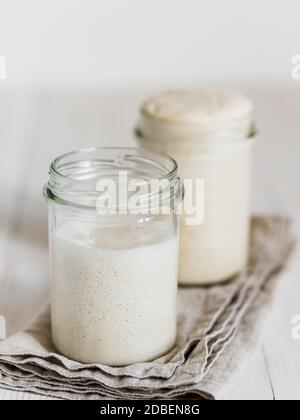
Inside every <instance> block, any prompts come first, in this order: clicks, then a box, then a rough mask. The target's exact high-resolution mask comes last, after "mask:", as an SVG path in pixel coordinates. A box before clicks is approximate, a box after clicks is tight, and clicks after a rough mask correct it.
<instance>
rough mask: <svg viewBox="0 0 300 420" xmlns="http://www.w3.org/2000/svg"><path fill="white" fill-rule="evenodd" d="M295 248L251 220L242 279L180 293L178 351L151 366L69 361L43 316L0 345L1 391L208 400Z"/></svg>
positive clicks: (279, 224) (243, 346) (274, 228)
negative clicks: (114, 366)
mask: <svg viewBox="0 0 300 420" xmlns="http://www.w3.org/2000/svg"><path fill="white" fill-rule="evenodd" d="M293 246H294V238H293V235H292V232H291V224H290V222H289V220H287V219H286V218H281V217H259V218H255V219H253V223H252V240H251V258H250V262H249V266H248V268H247V270H246V271H245V273H243V274H242V275H240V276H239V277H238V278H236V279H234V280H233V281H231V282H229V283H227V284H225V285H218V286H213V287H207V288H182V289H180V291H179V305H178V338H177V343H176V346H175V347H174V348H173V349H172V350H171V351H170V352H169V353H168V354H167V355H165V356H164V357H162V358H160V359H158V360H155V361H153V362H150V363H142V364H135V365H131V366H127V367H122V368H112V367H109V366H102V365H84V364H81V363H77V362H74V361H72V360H69V359H67V358H66V357H64V356H62V355H60V354H58V353H57V351H56V350H55V348H54V347H53V344H52V342H51V337H50V317H49V309H47V310H45V311H43V312H42V313H41V314H40V316H39V317H38V318H37V319H36V321H35V322H34V323H33V325H32V326H31V327H30V328H29V329H27V330H26V331H25V332H22V333H19V334H17V335H15V336H13V337H11V338H9V339H7V340H5V341H2V342H0V387H3V388H6V389H10V390H20V391H31V392H35V393H38V394H43V395H45V396H51V397H56V398H62V399H100V400H101V399H113V400H117V399H129V400H135V399H136V400H137V399H145V400H149V399H191V398H193V399H214V398H216V396H217V395H218V392H219V391H220V390H222V388H223V387H224V386H225V385H226V384H227V382H228V380H229V379H230V378H231V377H232V376H233V374H234V373H235V372H236V371H237V370H238V368H239V366H240V365H241V363H242V362H243V360H244V358H245V357H244V356H245V354H246V352H249V350H251V349H253V348H254V347H255V345H256V344H257V342H258V338H259V332H260V331H261V327H262V321H263V320H264V319H265V317H266V312H267V310H268V309H269V307H270V303H271V301H272V296H273V292H274V290H275V286H276V282H277V279H278V274H279V273H280V271H281V270H282V269H283V268H284V266H285V264H286V262H287V260H288V258H289V255H290V253H291V251H292V249H293Z"/></svg>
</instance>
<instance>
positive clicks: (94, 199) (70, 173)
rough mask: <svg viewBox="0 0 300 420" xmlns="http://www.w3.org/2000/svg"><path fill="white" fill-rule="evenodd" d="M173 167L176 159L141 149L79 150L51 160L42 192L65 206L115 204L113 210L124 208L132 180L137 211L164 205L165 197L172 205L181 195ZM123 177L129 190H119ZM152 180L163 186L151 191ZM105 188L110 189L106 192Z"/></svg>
mask: <svg viewBox="0 0 300 420" xmlns="http://www.w3.org/2000/svg"><path fill="white" fill-rule="evenodd" d="M177 169H178V165H177V162H176V161H175V160H174V159H173V158H171V157H170V156H168V155H165V154H163V153H156V152H152V151H148V150H144V149H136V148H118V147H106V148H101V147H99V148H97V147H94V148H86V149H80V150H77V151H73V152H69V153H66V154H63V155H61V156H59V157H58V158H56V159H55V160H54V161H53V162H52V163H51V166H50V172H49V175H50V179H49V182H48V183H47V184H46V186H45V187H44V191H43V193H44V196H45V197H46V198H47V199H48V200H51V201H55V202H57V203H59V204H63V205H67V206H72V207H80V208H90V209H95V208H96V209H97V210H99V206H100V207H101V206H103V209H102V210H104V208H106V209H107V208H108V207H115V210H116V211H118V210H120V209H121V208H122V210H123V211H124V209H125V208H126V207H128V195H129V196H130V197H131V198H132V195H133V191H132V189H133V184H134V181H135V182H136V187H137V188H138V189H139V191H136V192H135V193H136V195H137V198H138V202H139V203H140V210H141V211H144V212H146V207H147V208H148V210H153V209H154V207H155V208H157V206H161V205H163V204H166V203H165V202H166V200H169V201H170V202H173V206H174V207H176V206H177V205H178V203H179V202H180V201H181V200H182V198H183V187H182V183H181V181H180V179H179V178H178V176H177ZM120 176H121V178H120ZM126 178H127V186H128V183H129V184H130V188H131V190H130V191H124V190H123V191H121V189H122V188H123V189H124V188H125V187H124V186H125V179H126ZM154 181H155V182H156V183H160V185H164V188H159V189H157V190H155V191H153V189H152V190H151V188H150V186H151V185H152V184H154ZM105 183H106V184H105ZM99 184H100V188H99ZM113 184H114V186H113ZM121 184H122V185H121ZM105 185H106V187H107V188H106V191H104V189H105V188H104V187H105ZM109 187H111V190H110V191H107V189H108V190H109ZM114 187H115V188H114ZM112 191H117V194H116V196H118V197H110V195H112ZM126 195H127V199H126V200H125V198H126ZM120 196H122V199H121V200H120ZM117 198H118V199H117ZM131 202H133V199H132V201H131ZM101 203H102V204H101Z"/></svg>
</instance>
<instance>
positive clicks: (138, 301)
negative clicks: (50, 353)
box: [51, 222, 178, 366]
mask: <svg viewBox="0 0 300 420" xmlns="http://www.w3.org/2000/svg"><path fill="white" fill-rule="evenodd" d="M104 244H105V247H104ZM139 244H140V245H139ZM177 255H178V238H177V236H176V235H174V234H173V235H170V234H169V233H168V232H167V229H166V227H165V226H164V224H163V223H161V222H159V223H156V224H154V225H153V226H150V227H149V228H146V230H145V229H144V228H139V229H137V228H135V229H133V230H132V231H130V230H126V229H124V230H123V231H120V229H116V230H115V231H114V230H113V229H99V230H98V229H97V228H94V229H92V228H91V229H89V230H88V229H87V228H86V227H85V228H82V230H81V229H79V228H78V226H77V225H72V224H68V225H65V226H63V227H62V228H61V229H57V230H56V233H55V234H54V235H53V236H52V238H51V259H52V330H53V331H52V333H53V340H54V344H55V345H56V347H57V348H58V350H59V351H61V352H62V353H63V354H65V355H66V356H68V357H70V358H72V359H74V360H77V361H80V362H83V363H102V364H106V365H110V366H123V365H128V364H131V363H136V362H142V361H147V360H151V359H154V358H156V357H157V356H160V355H161V354H163V353H165V352H166V351H168V350H169V349H170V348H171V347H172V346H173V344H174V341H175V338H176V295H177V275H178V268H177V264H178V261H177ZM174 256H176V257H174Z"/></svg>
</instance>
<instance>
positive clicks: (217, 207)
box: [137, 89, 255, 285]
mask: <svg viewBox="0 0 300 420" xmlns="http://www.w3.org/2000/svg"><path fill="white" fill-rule="evenodd" d="M254 136H255V125H254V118H253V106H252V103H251V102H250V101H249V100H248V99H247V98H245V97H244V96H242V95H241V94H239V93H236V92H232V91H226V90H218V89H217V90H216V89H202V90H195V91H173V92H172V91H171V92H166V93H162V94H159V95H157V96H154V97H152V98H150V99H149V100H147V101H146V102H145V103H144V105H143V106H142V109H141V118H140V121H139V125H138V129H137V139H138V143H139V145H140V146H141V147H143V148H146V149H149V150H153V151H160V152H164V153H169V154H170V153H171V154H172V156H174V158H175V159H176V161H177V162H178V168H179V175H180V176H181V178H182V179H183V180H192V181H193V183H194V187H195V182H196V180H202V181H204V206H203V207H204V215H203V216H204V221H203V223H201V224H197V225H187V224H186V218H185V217H182V219H181V225H182V226H181V241H180V273H179V279H180V283H181V284H182V285H210V284H213V283H218V282H221V281H226V280H229V279H231V278H232V277H233V276H235V275H237V274H238V273H240V272H241V271H242V270H243V269H244V268H245V267H246V265H247V261H248V252H249V230H250V229H249V228H250V195H251V194H250V193H251V160H252V147H253V145H254V143H255V142H254ZM193 191H195V188H193ZM194 199H195V197H190V194H188V192H187V191H186V196H185V200H189V201H190V202H192V201H194Z"/></svg>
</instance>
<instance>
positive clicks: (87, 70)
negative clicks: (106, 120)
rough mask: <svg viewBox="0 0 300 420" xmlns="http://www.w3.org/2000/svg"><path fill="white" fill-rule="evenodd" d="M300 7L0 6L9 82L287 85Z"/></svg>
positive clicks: (109, 0) (9, 0)
mask: <svg viewBox="0 0 300 420" xmlns="http://www.w3.org/2000/svg"><path fill="white" fill-rule="evenodd" d="M299 53H300V1H299V0H244V1H241V0H225V1H224V0H223V1H222V0H0V54H3V55H5V56H6V58H7V69H8V77H9V79H8V83H19V82H30V83H31V82H33V83H37V82H41V83H68V84H69V83H77V84H78V83H80V84H99V85H103V84H106V85H110V84H111V85H119V84H122V85H123V84H130V85H132V84H143V83H151V84H152V83H155V84H157V83H159V84H160V83H168V84H171V83H175V82H176V83H183V84H189V83H194V82H195V81H197V82H198V81H215V80H218V81H220V82H221V81H223V80H229V81H231V80H234V81H237V82H240V81H245V80H247V81H259V82H265V81H274V80H281V81H283V82H284V81H289V80H290V73H291V57H292V56H293V55H295V54H299Z"/></svg>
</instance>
